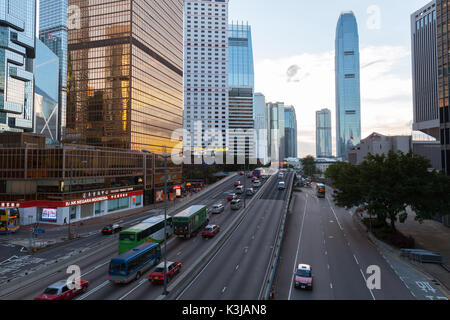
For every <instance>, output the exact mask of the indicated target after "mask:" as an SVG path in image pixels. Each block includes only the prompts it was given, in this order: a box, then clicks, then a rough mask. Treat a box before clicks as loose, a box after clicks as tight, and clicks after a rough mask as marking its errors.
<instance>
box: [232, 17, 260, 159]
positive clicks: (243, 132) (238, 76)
mask: <svg viewBox="0 0 450 320" xmlns="http://www.w3.org/2000/svg"><path fill="white" fill-rule="evenodd" d="M228 45H229V47H228V52H229V56H228V59H229V65H228V86H229V129H230V136H229V139H230V141H229V148H230V149H231V151H232V152H234V154H241V155H242V153H244V152H245V157H246V158H252V159H255V157H256V148H255V140H256V137H255V135H254V131H253V129H254V120H253V95H254V87H255V84H254V77H255V75H254V66H253V47H252V31H251V27H250V26H249V25H248V24H246V25H245V24H231V25H229V26H228ZM233 132H234V133H233Z"/></svg>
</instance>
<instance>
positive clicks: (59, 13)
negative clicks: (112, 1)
mask: <svg viewBox="0 0 450 320" xmlns="http://www.w3.org/2000/svg"><path fill="white" fill-rule="evenodd" d="M73 14H74V15H76V14H77V12H75V11H74V12H73ZM68 17H69V8H68V0H40V2H39V39H40V40H41V41H42V42H43V43H45V45H46V46H47V47H48V48H50V50H52V51H53V53H54V54H56V55H57V56H58V59H59V93H58V100H57V102H58V115H57V119H58V136H57V140H59V141H61V140H62V138H63V137H64V135H65V133H66V110H67V50H68V28H69V25H68ZM75 18H76V17H75ZM73 27H76V25H74V26H73Z"/></svg>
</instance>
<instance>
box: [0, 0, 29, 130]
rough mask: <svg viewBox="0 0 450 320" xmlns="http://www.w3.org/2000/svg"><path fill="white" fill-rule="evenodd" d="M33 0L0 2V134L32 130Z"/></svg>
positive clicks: (4, 0)
mask: <svg viewBox="0 0 450 320" xmlns="http://www.w3.org/2000/svg"><path fill="white" fill-rule="evenodd" d="M35 30H36V0H22V1H17V0H2V1H1V2H0V132H1V131H13V132H24V131H26V132H31V131H32V130H33V117H34V110H33V109H34V108H33V100H34V99H33V94H34V78H33V63H34V61H33V60H34V58H35V54H36V51H35V42H36V31H35Z"/></svg>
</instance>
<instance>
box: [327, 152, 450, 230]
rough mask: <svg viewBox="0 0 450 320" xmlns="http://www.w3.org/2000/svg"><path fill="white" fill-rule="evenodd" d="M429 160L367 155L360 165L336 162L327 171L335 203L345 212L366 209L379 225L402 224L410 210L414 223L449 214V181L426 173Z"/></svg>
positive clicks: (394, 228) (393, 228) (441, 176)
mask: <svg viewBox="0 0 450 320" xmlns="http://www.w3.org/2000/svg"><path fill="white" fill-rule="evenodd" d="M430 167H431V164H430V162H429V160H428V159H426V158H424V157H422V156H419V155H416V154H414V153H412V152H411V153H408V154H403V153H401V152H399V153H394V152H390V153H389V154H388V155H387V156H386V155H375V156H374V155H371V154H369V155H368V156H367V158H366V160H365V161H364V162H363V163H362V164H361V165H359V166H355V165H351V164H348V163H337V164H334V165H332V166H330V167H329V169H328V170H327V172H326V175H327V177H329V178H330V179H331V180H332V182H333V185H334V187H335V188H336V191H335V194H334V200H335V201H336V203H337V204H338V205H339V206H341V207H345V208H347V209H350V208H352V207H355V206H365V208H366V210H367V212H368V213H369V214H370V215H371V216H375V217H377V220H378V221H379V222H381V223H387V220H389V221H390V226H391V229H392V231H394V232H395V231H396V227H395V224H396V222H397V221H400V222H401V223H404V222H405V221H406V219H407V217H408V215H407V212H406V209H407V207H409V206H410V207H411V208H412V209H413V210H414V211H415V212H416V214H417V218H416V219H417V220H419V221H421V220H423V219H426V218H429V217H430V216H432V215H433V214H436V213H440V214H448V213H449V208H450V200H449V195H450V193H449V190H450V189H449V188H450V185H449V184H450V182H449V178H448V177H445V176H443V175H441V174H439V173H437V172H435V171H432V172H431V171H429V168H430Z"/></svg>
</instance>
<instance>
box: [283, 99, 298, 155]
mask: <svg viewBox="0 0 450 320" xmlns="http://www.w3.org/2000/svg"><path fill="white" fill-rule="evenodd" d="M284 137H285V141H284V150H285V158H298V146H297V115H296V113H295V108H294V107H293V106H287V107H285V108H284Z"/></svg>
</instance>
